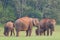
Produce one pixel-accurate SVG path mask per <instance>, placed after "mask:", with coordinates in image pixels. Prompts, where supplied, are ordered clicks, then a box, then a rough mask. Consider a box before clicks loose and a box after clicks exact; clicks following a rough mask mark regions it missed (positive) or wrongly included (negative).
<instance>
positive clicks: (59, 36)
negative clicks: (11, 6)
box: [0, 25, 60, 40]
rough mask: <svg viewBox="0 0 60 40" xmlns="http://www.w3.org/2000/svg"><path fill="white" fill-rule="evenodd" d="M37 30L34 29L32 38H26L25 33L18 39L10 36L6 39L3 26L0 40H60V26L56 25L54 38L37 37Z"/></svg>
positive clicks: (0, 27) (0, 28)
mask: <svg viewBox="0 0 60 40" xmlns="http://www.w3.org/2000/svg"><path fill="white" fill-rule="evenodd" d="M35 29H36V28H33V31H32V36H30V37H26V36H25V32H24V31H23V32H20V35H19V37H16V36H14V35H13V36H11V37H10V36H8V37H5V36H4V35H3V31H4V28H3V25H0V40H60V25H56V26H55V31H54V33H53V35H52V36H43V35H42V36H36V35H35V31H34V30H35Z"/></svg>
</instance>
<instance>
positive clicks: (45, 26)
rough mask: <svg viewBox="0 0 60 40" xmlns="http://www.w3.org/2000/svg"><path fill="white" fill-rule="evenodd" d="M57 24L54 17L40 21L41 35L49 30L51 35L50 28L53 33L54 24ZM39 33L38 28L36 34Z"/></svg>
mask: <svg viewBox="0 0 60 40" xmlns="http://www.w3.org/2000/svg"><path fill="white" fill-rule="evenodd" d="M55 24H56V21H55V20H54V19H48V18H47V19H42V20H41V21H40V23H39V25H40V31H39V32H40V35H41V34H42V33H44V35H45V31H47V36H48V35H49V30H50V35H52V32H53V31H54V26H55ZM37 34H38V31H37V29H36V35H37Z"/></svg>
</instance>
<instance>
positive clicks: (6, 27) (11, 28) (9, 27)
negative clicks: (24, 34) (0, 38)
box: [4, 21, 15, 36]
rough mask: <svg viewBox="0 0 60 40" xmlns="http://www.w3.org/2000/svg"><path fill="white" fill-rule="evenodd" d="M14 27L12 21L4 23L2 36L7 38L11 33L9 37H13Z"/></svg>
mask: <svg viewBox="0 0 60 40" xmlns="http://www.w3.org/2000/svg"><path fill="white" fill-rule="evenodd" d="M14 27H15V25H14V23H13V22H12V21H9V22H7V23H5V25H4V35H5V36H8V35H9V32H11V34H10V36H12V33H13V34H14V35H15V33H14Z"/></svg>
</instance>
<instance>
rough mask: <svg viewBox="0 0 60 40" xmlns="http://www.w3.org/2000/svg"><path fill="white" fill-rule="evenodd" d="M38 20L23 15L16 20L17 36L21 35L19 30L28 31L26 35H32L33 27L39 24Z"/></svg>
mask: <svg viewBox="0 0 60 40" xmlns="http://www.w3.org/2000/svg"><path fill="white" fill-rule="evenodd" d="M37 24H38V20H37V19H35V18H30V17H22V18H19V19H17V20H16V21H15V26H16V27H15V28H16V36H19V31H26V36H31V32H32V27H33V26H37Z"/></svg>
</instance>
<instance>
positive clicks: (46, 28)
mask: <svg viewBox="0 0 60 40" xmlns="http://www.w3.org/2000/svg"><path fill="white" fill-rule="evenodd" d="M55 24H56V21H55V19H50V18H44V19H41V20H40V21H39V20H38V19H37V18H30V17H22V18H19V19H17V20H16V21H15V22H14V23H13V22H12V21H9V22H7V23H5V25H4V35H5V36H8V35H9V32H11V36H12V33H13V34H14V35H15V32H14V29H15V31H16V36H19V32H20V31H26V36H31V32H32V27H34V26H36V28H37V29H36V30H35V34H36V35H42V34H44V35H46V34H47V36H48V35H49V34H50V35H52V33H53V31H54V27H55Z"/></svg>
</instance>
